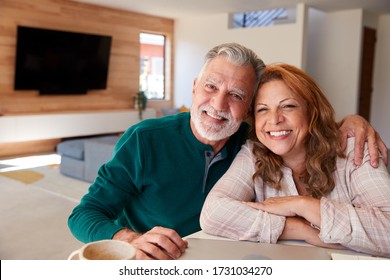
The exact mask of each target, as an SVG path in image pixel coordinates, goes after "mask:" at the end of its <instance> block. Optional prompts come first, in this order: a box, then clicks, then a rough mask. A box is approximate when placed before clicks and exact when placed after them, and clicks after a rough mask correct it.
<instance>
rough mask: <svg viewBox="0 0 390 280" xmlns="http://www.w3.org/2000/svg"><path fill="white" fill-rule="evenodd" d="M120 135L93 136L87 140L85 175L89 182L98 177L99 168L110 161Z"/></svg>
mask: <svg viewBox="0 0 390 280" xmlns="http://www.w3.org/2000/svg"><path fill="white" fill-rule="evenodd" d="M118 140H119V136H106V137H98V138H91V139H88V140H86V141H85V152H84V153H85V176H84V179H85V180H86V181H88V182H93V181H94V180H95V179H96V176H97V173H98V171H99V168H100V167H101V166H102V165H103V164H104V163H106V162H107V161H109V160H110V159H111V157H112V153H113V152H114V147H115V144H116V142H117V141H118Z"/></svg>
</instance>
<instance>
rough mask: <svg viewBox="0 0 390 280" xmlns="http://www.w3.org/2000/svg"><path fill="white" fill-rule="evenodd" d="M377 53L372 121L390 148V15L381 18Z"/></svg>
mask: <svg viewBox="0 0 390 280" xmlns="http://www.w3.org/2000/svg"><path fill="white" fill-rule="evenodd" d="M375 52H376V53H375V66H374V81H373V83H374V91H373V94H372V102H371V120H370V121H371V124H372V125H373V126H374V128H375V129H376V130H377V131H378V132H379V133H380V135H381V136H382V139H383V140H384V141H385V143H386V145H387V147H390V124H389V122H390V109H389V108H390V15H384V16H381V17H379V24H378V30H377V41H376V50H375Z"/></svg>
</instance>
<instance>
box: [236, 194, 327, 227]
mask: <svg viewBox="0 0 390 280" xmlns="http://www.w3.org/2000/svg"><path fill="white" fill-rule="evenodd" d="M243 203H244V204H246V205H248V206H251V207H252V208H255V209H258V210H261V211H264V212H268V213H270V214H275V215H279V216H285V217H294V216H299V217H302V218H304V219H305V220H306V221H308V222H309V223H311V224H313V225H316V226H317V227H320V225H321V215H320V200H319V199H316V198H312V197H309V196H299V195H295V196H277V197H270V198H268V199H266V200H265V201H263V202H243Z"/></svg>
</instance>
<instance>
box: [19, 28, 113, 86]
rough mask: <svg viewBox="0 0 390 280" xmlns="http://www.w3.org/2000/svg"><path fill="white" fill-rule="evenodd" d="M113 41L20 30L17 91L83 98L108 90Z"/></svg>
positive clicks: (71, 33)
mask: <svg viewBox="0 0 390 280" xmlns="http://www.w3.org/2000/svg"><path fill="white" fill-rule="evenodd" d="M110 49H111V37H110V36H102V35H94V34H84V33H76V32H67V31H58V30H50V29H42V28H33V27H26V26H18V30H17V46H16V67H15V90H39V92H40V94H83V93H86V92H87V91H88V90H90V89H105V88H106V86H107V76H108V64H109V59H110Z"/></svg>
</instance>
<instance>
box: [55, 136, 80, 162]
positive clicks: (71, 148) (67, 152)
mask: <svg viewBox="0 0 390 280" xmlns="http://www.w3.org/2000/svg"><path fill="white" fill-rule="evenodd" d="M84 141H85V139H74V140H66V141H63V142H61V143H59V144H58V145H57V153H59V154H61V155H64V156H67V157H70V158H74V159H79V160H83V159H84Z"/></svg>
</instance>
